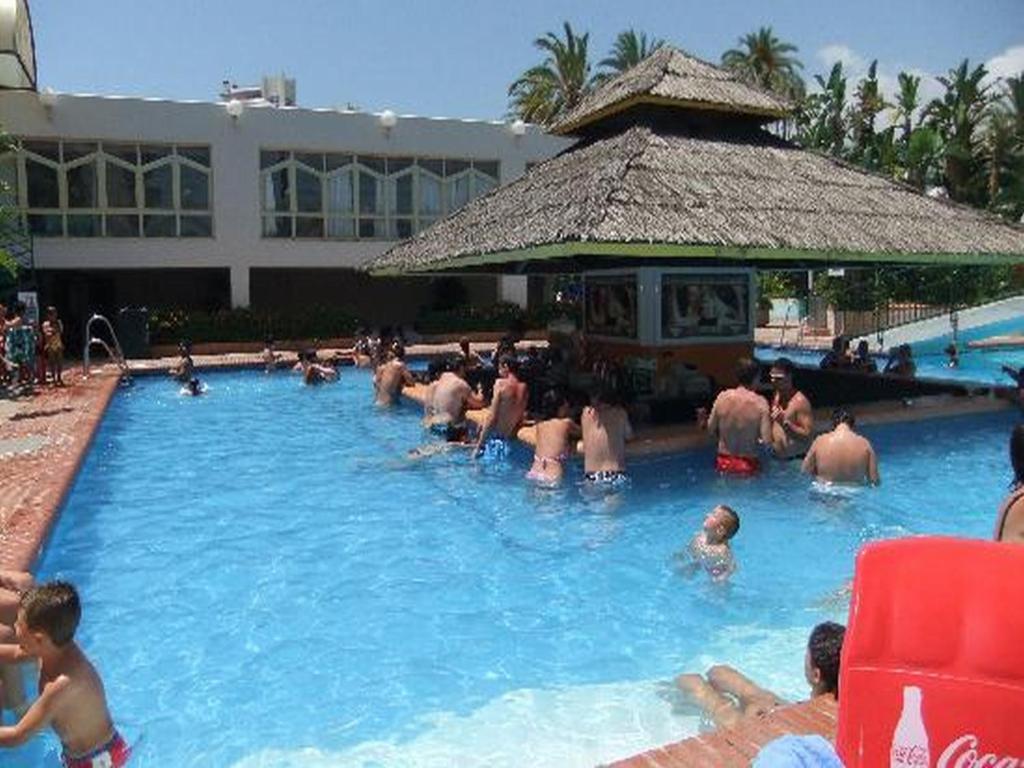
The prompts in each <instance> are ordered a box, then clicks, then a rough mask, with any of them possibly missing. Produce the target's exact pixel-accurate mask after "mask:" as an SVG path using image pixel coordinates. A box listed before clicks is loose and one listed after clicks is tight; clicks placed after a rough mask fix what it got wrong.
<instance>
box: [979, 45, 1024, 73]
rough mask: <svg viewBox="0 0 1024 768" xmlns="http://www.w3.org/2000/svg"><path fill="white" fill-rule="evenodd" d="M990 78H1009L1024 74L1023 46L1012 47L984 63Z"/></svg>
mask: <svg viewBox="0 0 1024 768" xmlns="http://www.w3.org/2000/svg"><path fill="white" fill-rule="evenodd" d="M985 69H987V70H988V74H989V77H990V78H993V79H996V78H1000V77H1010V76H1016V75H1019V74H1020V73H1021V72H1024V45H1014V46H1012V47H1010V48H1007V49H1006V50H1005V51H1003V52H1002V53H1000V54H998V55H997V56H993V57H992V58H991V59H989V60H988V61H986V62H985Z"/></svg>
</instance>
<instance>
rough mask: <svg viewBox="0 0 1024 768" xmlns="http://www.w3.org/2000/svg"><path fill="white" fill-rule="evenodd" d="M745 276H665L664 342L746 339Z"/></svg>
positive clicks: (747, 293)
mask: <svg viewBox="0 0 1024 768" xmlns="http://www.w3.org/2000/svg"><path fill="white" fill-rule="evenodd" d="M749 307H750V283H749V281H748V279H747V276H746V275H740V274H738V275H685V274H680V275H662V276H661V336H662V338H665V339H688V338H696V337H701V336H705V337H714V338H717V337H724V336H747V335H749V334H750V312H749Z"/></svg>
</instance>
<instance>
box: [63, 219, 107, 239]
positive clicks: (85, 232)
mask: <svg viewBox="0 0 1024 768" xmlns="http://www.w3.org/2000/svg"><path fill="white" fill-rule="evenodd" d="M99 236H100V217H99V216H98V215H97V214H82V213H75V214H71V215H69V216H68V237H99Z"/></svg>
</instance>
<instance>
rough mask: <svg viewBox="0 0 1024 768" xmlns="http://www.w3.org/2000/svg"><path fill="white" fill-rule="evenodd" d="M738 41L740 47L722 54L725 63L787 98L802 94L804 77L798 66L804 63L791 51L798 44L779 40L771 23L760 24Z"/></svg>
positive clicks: (749, 80) (797, 96) (756, 82)
mask: <svg viewBox="0 0 1024 768" xmlns="http://www.w3.org/2000/svg"><path fill="white" fill-rule="evenodd" d="M739 42H740V46H741V47H740V48H730V49H729V50H728V51H726V52H725V53H723V54H722V66H724V67H726V68H727V69H731V70H732V71H733V72H735V73H737V74H738V75H739V76H740V77H741V78H743V79H744V80H746V81H747V82H749V83H753V84H755V85H759V86H761V87H762V88H766V89H768V90H769V91H772V92H773V93H777V94H778V95H780V96H783V97H785V98H788V99H798V98H800V97H802V96H803V93H804V81H803V79H802V78H801V77H800V73H799V72H798V71H797V70H800V69H803V67H804V65H803V64H802V63H801V61H800V60H799V59H797V58H796V57H794V56H791V55H790V54H793V53H796V51H797V47H796V46H795V45H792V44H791V43H784V42H782V41H780V40H779V39H778V38H777V37H775V35H774V34H773V33H772V28H771V27H761V28H760V29H759V30H758V31H757V32H751V33H750V34H747V35H744V36H743V37H741V38H740V39H739Z"/></svg>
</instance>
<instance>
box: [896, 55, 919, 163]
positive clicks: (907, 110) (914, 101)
mask: <svg viewBox="0 0 1024 768" xmlns="http://www.w3.org/2000/svg"><path fill="white" fill-rule="evenodd" d="M897 81H898V82H899V86H900V92H899V94H898V95H897V96H896V104H895V105H893V106H894V107H895V113H896V114H895V116H894V117H895V120H894V122H897V123H902V125H903V133H902V135H901V136H900V141H901V142H902V143H903V146H904V148H906V145H907V142H909V141H910V132H911V130H913V123H912V121H913V119H914V112H916V111H917V108H918V107H919V106H921V99H920V97H919V96H918V93H919V89H920V87H921V78H920V77H916V76H914V75H911V74H910V73H908V72H900V73H899V75H898V76H897Z"/></svg>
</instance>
